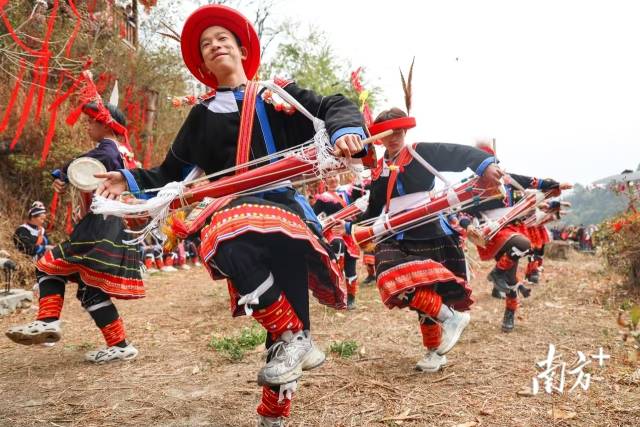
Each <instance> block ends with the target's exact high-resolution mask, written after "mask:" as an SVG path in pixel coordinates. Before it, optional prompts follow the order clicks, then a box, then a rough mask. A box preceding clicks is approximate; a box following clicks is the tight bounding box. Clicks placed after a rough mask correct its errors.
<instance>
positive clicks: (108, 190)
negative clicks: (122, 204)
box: [93, 172, 127, 200]
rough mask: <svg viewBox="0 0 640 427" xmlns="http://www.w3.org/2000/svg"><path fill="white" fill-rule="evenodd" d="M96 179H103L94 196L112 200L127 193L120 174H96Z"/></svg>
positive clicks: (124, 182)
mask: <svg viewBox="0 0 640 427" xmlns="http://www.w3.org/2000/svg"><path fill="white" fill-rule="evenodd" d="M93 176H95V177H96V178H104V179H105V180H104V181H103V182H102V183H100V185H99V186H98V189H97V190H96V195H98V196H102V197H106V198H107V199H112V200H114V199H115V198H117V197H118V196H120V195H121V194H122V193H124V192H125V191H127V181H126V180H125V179H124V176H122V174H121V173H120V172H106V173H97V174H95V175H93Z"/></svg>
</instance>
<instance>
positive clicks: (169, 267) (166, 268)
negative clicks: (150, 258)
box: [160, 265, 178, 273]
mask: <svg viewBox="0 0 640 427" xmlns="http://www.w3.org/2000/svg"><path fill="white" fill-rule="evenodd" d="M160 271H162V272H164V273H172V272H174V271H178V269H177V268H175V267H174V266H172V265H165V266H164V267H162V268H161V269H160Z"/></svg>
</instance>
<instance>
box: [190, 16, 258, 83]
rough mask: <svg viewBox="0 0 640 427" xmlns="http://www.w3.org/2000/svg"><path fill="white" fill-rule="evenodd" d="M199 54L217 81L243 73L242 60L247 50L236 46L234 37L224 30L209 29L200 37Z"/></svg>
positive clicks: (220, 28) (215, 27) (245, 56)
mask: <svg viewBox="0 0 640 427" xmlns="http://www.w3.org/2000/svg"><path fill="white" fill-rule="evenodd" d="M200 53H201V54H202V59H203V61H204V66H205V68H206V69H207V70H208V71H209V72H210V73H212V74H213V75H214V76H215V77H216V78H217V79H218V81H221V82H222V81H224V80H225V77H226V76H228V75H230V74H234V73H239V72H244V70H243V68H242V60H244V59H246V58H247V50H246V49H245V48H244V47H241V46H239V45H238V42H237V40H236V37H235V36H234V35H233V33H232V32H231V31H229V30H227V29H226V28H223V27H219V26H213V27H209V28H207V29H206V30H204V31H203V32H202V34H201V35H200Z"/></svg>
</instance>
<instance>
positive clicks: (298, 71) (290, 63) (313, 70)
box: [260, 23, 381, 109]
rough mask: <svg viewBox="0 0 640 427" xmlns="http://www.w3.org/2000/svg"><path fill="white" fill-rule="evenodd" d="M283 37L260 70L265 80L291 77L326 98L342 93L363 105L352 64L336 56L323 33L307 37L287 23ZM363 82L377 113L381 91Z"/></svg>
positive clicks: (308, 33) (316, 31) (312, 33)
mask: <svg viewBox="0 0 640 427" xmlns="http://www.w3.org/2000/svg"><path fill="white" fill-rule="evenodd" d="M280 33H281V34H282V37H283V38H284V41H282V42H281V43H280V44H279V45H278V48H277V50H276V52H275V53H274V54H273V58H272V59H271V60H268V61H266V62H265V63H263V65H262V67H261V69H260V74H261V76H262V77H263V78H271V77H274V76H289V77H291V78H293V79H294V80H295V81H296V83H297V84H298V85H300V87H304V88H308V89H311V90H313V91H314V92H316V93H318V94H322V95H332V94H336V93H341V94H343V95H344V96H346V97H347V98H349V99H350V100H351V101H353V102H354V103H356V104H358V105H359V104H360V102H359V100H358V95H357V94H356V92H355V90H354V89H353V87H352V86H351V80H350V76H351V71H352V69H351V64H349V62H348V61H346V60H344V59H342V58H338V57H336V56H335V55H334V53H333V48H332V46H331V45H330V44H329V42H327V40H326V35H325V34H324V33H323V32H322V31H320V30H318V29H317V28H311V29H310V30H309V31H308V32H307V33H305V32H304V31H303V30H301V28H300V26H299V25H293V24H291V23H287V24H284V25H283V26H282V29H281V30H280ZM363 74H364V73H363ZM361 76H362V74H361ZM361 79H362V80H363V85H364V86H365V88H366V89H367V90H368V91H369V92H370V95H369V99H368V102H369V106H370V107H371V108H372V109H373V108H374V106H375V103H376V100H377V99H378V96H379V93H380V92H381V90H380V88H378V87H370V85H368V84H367V83H366V81H365V80H366V79H365V78H364V77H361Z"/></svg>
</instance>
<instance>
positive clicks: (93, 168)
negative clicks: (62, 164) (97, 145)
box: [67, 157, 107, 191]
mask: <svg viewBox="0 0 640 427" xmlns="http://www.w3.org/2000/svg"><path fill="white" fill-rule="evenodd" d="M106 171H107V168H105V167H104V165H103V164H102V162H100V160H97V159H94V158H93V157H79V158H77V159H75V160H74V161H73V162H71V164H70V165H69V168H68V169H67V177H68V178H69V182H71V184H72V185H73V186H74V187H76V188H77V189H78V190H81V191H93V190H95V189H96V188H98V185H100V183H101V182H102V181H104V179H101V178H96V177H94V176H93V175H94V174H96V173H105V172H106Z"/></svg>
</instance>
